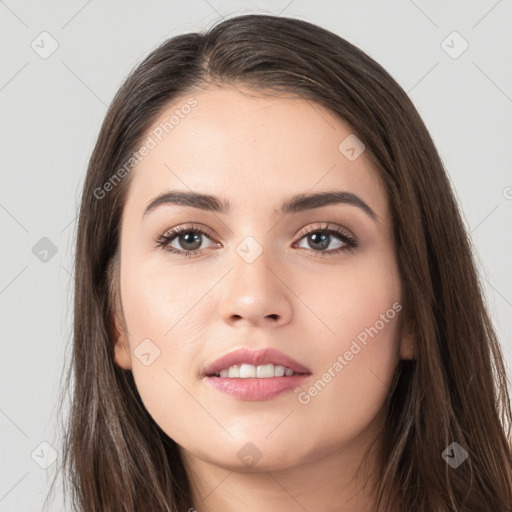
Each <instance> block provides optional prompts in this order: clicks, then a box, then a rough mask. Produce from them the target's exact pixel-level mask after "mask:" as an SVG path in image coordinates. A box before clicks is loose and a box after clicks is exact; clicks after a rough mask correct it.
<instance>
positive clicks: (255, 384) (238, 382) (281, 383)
mask: <svg viewBox="0 0 512 512" xmlns="http://www.w3.org/2000/svg"><path fill="white" fill-rule="evenodd" d="M309 375H310V374H309V373H301V374H297V375H291V376H289V377H270V378H268V379H251V378H249V379H230V378H229V377H205V378H206V382H208V384H210V385H211V386H212V387H213V388H214V389H216V390H217V391H221V392H223V393H226V394H228V395H232V396H234V397H235V398H242V399H244V400H268V399H269V398H272V397H274V396H277V395H279V394H281V393H283V392H285V391H289V390H291V389H295V388H296V387H298V386H300V385H302V384H303V383H304V381H305V380H306V379H307V378H308V377H309Z"/></svg>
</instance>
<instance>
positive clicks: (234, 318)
mask: <svg viewBox="0 0 512 512" xmlns="http://www.w3.org/2000/svg"><path fill="white" fill-rule="evenodd" d="M269 252H270V251H263V252H262V253H261V254H260V255H259V256H258V258H256V260H255V261H252V262H248V261H246V260H244V259H243V258H242V257H239V256H238V255H237V256H236V257H235V262H234V268H233V269H232V271H231V272H230V275H229V276H226V277H227V280H226V283H225V284H224V288H223V290H222V292H221V293H222V297H223V298H222V301H221V304H220V310H221V316H222V318H223V320H224V322H226V323H228V324H230V325H231V326H241V325H243V326H253V327H278V326H282V325H285V324H286V323H288V322H289V321H290V319H291V317H292V297H293V292H292V291H291V290H290V288H289V287H288V286H287V285H286V278H285V276H284V275H282V274H283V272H282V270H280V267H279V266H278V265H277V264H276V263H275V259H274V260H272V261H270V260H271V258H270V257H269V254H268V253H269Z"/></svg>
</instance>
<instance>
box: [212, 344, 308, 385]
mask: <svg viewBox="0 0 512 512" xmlns="http://www.w3.org/2000/svg"><path fill="white" fill-rule="evenodd" d="M244 363H245V364H252V365H254V366H258V365H262V364H273V365H281V366H284V367H286V368H290V370H293V371H294V372H295V373H308V374H309V373H310V371H309V370H308V369H307V368H306V367H305V366H302V365H301V364H300V363H298V362H297V361H295V359H292V358H291V357H290V356H287V355H286V354H283V353H282V352H279V350H276V349H274V348H265V349H261V350H248V349H246V348H241V349H238V350H234V351H233V352H229V353H228V354H226V355H224V356H222V357H219V359H216V360H215V361H214V362H213V363H211V364H210V365H208V366H206V368H205V369H204V370H203V376H206V377H211V376H214V375H215V374H217V373H219V372H220V371H221V370H223V369H224V368H229V367H230V366H234V365H235V364H238V365H240V364H244ZM277 378H278V379H279V378H281V377H277ZM247 380H250V379H247Z"/></svg>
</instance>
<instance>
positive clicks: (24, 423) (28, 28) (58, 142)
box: [0, 0, 512, 512]
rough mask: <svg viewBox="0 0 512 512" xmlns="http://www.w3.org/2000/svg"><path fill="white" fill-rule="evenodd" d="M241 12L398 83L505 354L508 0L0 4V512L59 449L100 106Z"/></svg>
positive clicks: (511, 6) (510, 82)
mask: <svg viewBox="0 0 512 512" xmlns="http://www.w3.org/2000/svg"><path fill="white" fill-rule="evenodd" d="M243 13H271V14H276V15H282V16H291V17H296V18H301V19H304V20H307V21H310V22H313V23H316V24H318V25H320V26H322V27H324V28H327V29H329V30H331V31H333V32H335V33H337V34H339V35H340V36H342V37H344V38H345V39H347V40H349V41H350V42H352V43H354V44H355V45H357V46H359V47H360V48H361V49H363V50H364V51H365V52H367V53H368V54H369V55H370V56H371V57H373V58H374V59H375V60H377V61H378V62H379V63H380V64H382V65H383V66H384V67H385V68H386V69H387V70H388V71H389V72H390V73H391V75H392V76H393V77H394V78H395V79H396V80H397V81H398V82H399V83H400V85H401V86H402V87H403V88H404V89H405V90H406V91H407V92H408V93H409V95H410V97H411V99H412V100H413V102H414V103H415V105H416V106H417V108H418V110H419V112H420V114H421V115H422V117H423V119H424V121H425V123H426V125H427V127H428V129H429V130H430V133H431V135H432V137H433V139H434V142H435V143H436V144H437V146H438V148H439V151H440V154H441V156H442V159H443V161H444V163H445V165H446V168H447V171H448V173H449V176H450V179H451V181H452V182H453V184H454V187H455V190H456V193H457V197H458V200H459V203H460V206H461V209H462V211H463V214H464V218H465V223H466V226H467V229H468V232H469V233H470V237H471V239H472V241H473V244H474V248H475V253H476V255H477V258H478V262H479V270H480V273H481V276H482V281H483V283H484V285H485V290H486V296H487V300H488V304H489V309H490V312H491V314H492V317H493V319H494V322H495V325H496V328H497V331H498V333H499V336H500V339H501V341H502V346H503V350H504V353H505V356H506V359H507V362H508V364H509V365H510V361H511V360H512V344H511V328H512V321H511V316H512V315H511V312H512V268H511V265H510V254H511V253H512V240H511V233H512V229H511V228H512V175H511V172H510V169H511V168H512V166H511V163H512V162H511V160H512V156H511V151H510V147H511V141H512V137H511V135H512V115H511V113H512V112H511V111H512V105H511V104H512V99H511V98H512V77H511V65H510V63H511V62H512V58H511V57H512V56H511V53H512V51H511V50H512V31H511V30H510V22H509V20H510V16H511V14H512V1H511V0H498V1H496V0H485V1H483V0H481V1H480V0H479V1H472V2H469V1H468V2H461V1H446V0H443V1H441V0H437V1H426V0H414V1H412V0H399V1H382V0H380V1H379V0H373V1H334V0H330V1H323V2H313V1H304V0H292V1H290V0H283V1H258V2H248V1H245V2H244V1H235V0H230V1H222V2H221V1H220V0H208V1H207V0H190V1H186V2H185V1H183V2H178V1H169V0H167V1H164V0H162V1H156V0H151V1H146V2H142V1H127V0H115V1H114V0H111V1H108V0H106V1H98V0H88V1H87V0H72V1H70V0H66V1H47V2H36V1H21V0H5V1H0V38H1V41H0V51H1V54H0V59H1V66H0V107H1V114H0V119H1V123H0V129H1V132H0V144H1V151H0V158H1V160H0V172H1V186H0V225H1V235H2V237H1V242H2V243H1V264H0V312H1V327H0V329H1V330H0V332H1V335H2V340H1V341H2V345H1V346H2V352H1V357H0V375H1V379H2V380H1V382H2V387H1V390H2V392H1V398H0V428H1V433H2V435H1V445H2V447H1V448H2V451H1V454H2V455H1V476H0V512H39V511H40V510H41V509H42V503H43V500H44V497H45V496H46V492H47V489H48V484H49V482H50V481H51V479H52V478H53V475H54V469H55V467H56V463H55V462H54V461H55V457H59V446H58V445H57V439H59V437H58V436H59V431H58V428H57V425H56V419H55V414H56V401H57V397H58V391H59V386H60V379H61V375H62V372H63V369H64V367H65V364H66V357H68V356H69V354H67V353H66V349H67V347H68V346H69V345H70V340H71V325H72V292H73V286H72V278H73V276H72V267H73V264H72V262H73V253H74V249H73V242H74V235H75V231H74V230H75V224H76V215H77V211H78V206H79V199H80V193H81V187H82V185H83V180H84V177H85V171H86V167H87V162H88V159H89V157H90V154H91V151H92V149H93V145H94V143H95V139H96V136H97V134H98V130H99V127H100V124H101V122H102V120H103V118H104V116H105V113H106V109H107V106H108V105H109V103H110V101H111V99H112V98H113V95H114V94H115V92H116V91H117V89H118V88H119V86H120V85H121V83H122V81H123V80H124V78H125V77H126V76H127V74H128V72H129V71H130V70H131V69H132V68H133V67H134V66H135V65H136V64H137V63H138V62H139V61H140V60H141V59H142V58H143V57H144V56H145V55H147V53H148V52H149V51H151V50H152V49H154V48H155V47H156V46H157V45H158V44H160V43H161V42H162V41H163V40H165V39H167V38H169V37H172V36H174V35H177V34H180V33H184V32H191V31H202V30H204V29H207V28H209V27H211V26H212V25H213V24H214V23H215V22H216V21H217V20H219V19H220V18H221V17H222V16H226V17H231V16H234V15H238V14H243ZM58 489H59V488H57V496H56V500H55V503H54V504H53V505H52V507H50V510H51V511H52V512H53V511H57V510H61V508H60V496H59V492H58Z"/></svg>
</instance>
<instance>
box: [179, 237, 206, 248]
mask: <svg viewBox="0 0 512 512" xmlns="http://www.w3.org/2000/svg"><path fill="white" fill-rule="evenodd" d="M200 238H201V235H200V233H186V234H185V235H181V240H184V241H185V249H187V250H192V251H193V250H195V249H198V248H199V247H201V241H200ZM194 243H196V244H198V245H197V247H186V245H187V244H194ZM182 247H183V245H182Z"/></svg>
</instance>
